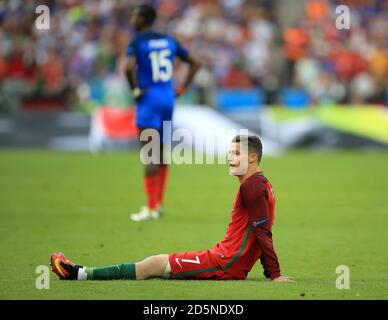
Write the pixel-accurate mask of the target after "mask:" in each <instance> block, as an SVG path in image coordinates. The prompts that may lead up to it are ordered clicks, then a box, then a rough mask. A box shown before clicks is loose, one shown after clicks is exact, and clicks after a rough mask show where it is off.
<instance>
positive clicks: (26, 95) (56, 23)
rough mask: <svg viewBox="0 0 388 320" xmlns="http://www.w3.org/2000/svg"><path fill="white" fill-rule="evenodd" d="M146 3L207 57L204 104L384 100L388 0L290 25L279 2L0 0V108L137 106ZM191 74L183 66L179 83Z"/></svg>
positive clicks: (199, 91)
mask: <svg viewBox="0 0 388 320" xmlns="http://www.w3.org/2000/svg"><path fill="white" fill-rule="evenodd" d="M144 2H148V3H151V4H153V5H154V6H155V7H156V8H157V11H158V15H159V17H158V20H157V23H156V25H155V29H157V30H158V31H162V32H168V33H170V34H172V35H174V36H175V37H177V38H178V39H179V40H180V41H181V42H182V43H183V44H184V45H185V46H186V47H188V48H189V49H190V50H191V52H192V53H193V54H194V55H195V56H197V57H198V58H199V60H200V61H202V63H203V65H204V68H202V70H201V72H200V73H199V74H198V76H197V77H196V80H195V83H194V90H193V92H195V93H196V95H195V96H196V99H197V102H199V103H208V104H212V103H214V100H211V97H212V96H213V95H214V93H215V92H217V89H219V88H225V89H233V88H238V89H240V88H241V89H256V88H257V89H258V90H262V91H263V92H264V93H265V97H267V98H266V101H265V102H266V103H270V104H276V103H279V101H280V100H279V97H280V96H281V92H283V91H284V90H287V89H289V90H299V91H301V92H303V93H305V94H306V95H307V96H308V97H309V99H311V101H312V103H313V104H328V103H329V104H333V103H378V104H384V103H386V100H387V98H386V92H387V83H388V81H387V79H388V53H387V52H388V51H387V48H388V16H387V15H388V2H387V1H384V0H373V1H372V0H362V1H361V0H341V1H334V0H333V1H326V0H308V1H307V2H306V4H305V5H304V7H302V10H300V12H299V14H298V15H297V16H296V17H295V22H294V23H293V24H292V25H291V26H288V27H286V28H283V27H282V25H281V24H280V19H279V14H278V13H279V6H280V4H279V3H280V2H279V1H271V0H218V1H217V0H150V1H144V0H117V1H113V0H101V1H97V0H86V1H80V0H58V1H54V0H52V1H50V0H46V1H39V2H38V1H22V0H9V1H2V0H0V110H15V109H19V108H20V106H21V105H23V106H24V108H28V107H29V106H32V107H33V106H34V103H35V104H36V105H39V106H42V105H44V104H45V103H47V101H48V103H49V105H50V107H51V108H52V107H53V105H54V107H56V108H58V109H66V108H68V109H69V108H71V109H77V108H78V109H83V110H85V109H87V110H88V109H93V108H94V107H96V106H98V105H106V104H110V105H112V104H114V105H123V106H126V105H128V103H131V97H130V94H129V90H128V85H127V82H126V79H125V76H124V71H123V67H124V61H125V52H126V48H127V45H128V43H129V41H130V40H131V38H132V37H133V34H134V33H133V29H132V28H131V25H130V16H131V11H132V9H133V7H134V6H136V5H137V4H140V3H144ZM276 3H277V5H276ZM287 3H288V4H287ZM40 4H44V5H47V6H48V7H49V9H50V29H49V30H39V29H37V28H36V27H35V21H36V18H37V16H38V14H37V13H36V12H35V9H36V7H37V6H38V5H40ZM340 4H345V5H347V6H348V7H349V8H350V29H349V30H339V29H337V28H336V24H335V22H336V18H337V16H338V14H336V13H335V8H336V6H338V5H340ZM292 5H294V4H293V3H291V1H288V2H286V1H283V3H282V6H292ZM283 9H284V8H283ZM184 72H185V68H184V67H182V66H180V65H179V64H178V65H177V67H176V81H178V82H179V81H180V80H181V79H182V77H183V74H184Z"/></svg>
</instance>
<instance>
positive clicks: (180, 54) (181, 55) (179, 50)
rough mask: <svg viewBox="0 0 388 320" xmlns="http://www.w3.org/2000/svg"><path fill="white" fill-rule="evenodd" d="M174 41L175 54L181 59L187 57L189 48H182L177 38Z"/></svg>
mask: <svg viewBox="0 0 388 320" xmlns="http://www.w3.org/2000/svg"><path fill="white" fill-rule="evenodd" d="M175 43H176V55H177V56H178V57H179V58H181V59H184V58H187V57H188V56H189V50H187V49H186V48H184V47H183V46H182V44H181V43H180V42H179V41H178V40H175Z"/></svg>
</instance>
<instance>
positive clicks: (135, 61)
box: [126, 5, 199, 221]
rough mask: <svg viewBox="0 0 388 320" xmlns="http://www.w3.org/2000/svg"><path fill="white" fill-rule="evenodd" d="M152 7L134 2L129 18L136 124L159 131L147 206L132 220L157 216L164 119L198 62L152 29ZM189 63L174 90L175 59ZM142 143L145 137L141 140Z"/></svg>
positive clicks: (163, 176) (163, 175) (163, 170)
mask: <svg viewBox="0 0 388 320" xmlns="http://www.w3.org/2000/svg"><path fill="white" fill-rule="evenodd" d="M155 19H156V12H155V9H154V8H152V7H151V6H149V5H140V6H137V7H136V8H135V9H134V11H133V13H132V18H131V23H132V25H133V27H134V29H135V31H136V36H135V37H134V39H133V40H132V42H131V43H130V44H129V46H128V51H127V66H126V73H127V78H128V82H129V85H130V87H131V90H132V94H133V96H134V98H135V99H136V102H137V114H136V125H137V127H138V129H139V138H140V135H141V133H142V132H143V131H144V130H147V129H155V130H158V131H159V134H160V137H161V139H160V155H159V156H158V158H160V164H157V163H151V164H146V165H145V177H144V187H145V191H146V195H147V206H144V207H142V208H141V210H140V212H138V213H134V214H132V215H131V219H132V220H133V221H143V220H149V219H158V218H160V216H161V212H162V203H163V195H164V190H165V187H166V181H167V174H168V167H167V165H166V164H165V163H164V161H163V135H162V129H163V122H164V121H170V122H171V121H172V116H173V110H174V100H175V97H177V96H180V95H182V94H183V93H184V92H185V90H186V88H187V87H188V85H189V84H190V83H191V81H192V80H193V78H194V76H195V74H196V72H197V71H198V69H199V64H198V62H197V61H195V60H194V59H193V58H192V57H191V56H190V55H189V52H188V51H187V50H186V49H185V48H183V47H182V46H181V45H180V43H179V42H177V41H176V40H175V39H174V38H172V37H170V36H168V35H165V34H161V33H157V32H155V31H153V30H152V29H151V28H152V25H153V23H154V21H155ZM176 57H178V58H180V59H181V60H182V61H183V62H185V63H187V64H188V65H189V70H188V73H187V76H186V79H185V81H184V83H183V85H182V86H181V87H179V88H178V89H177V90H175V89H174V85H173V71H174V60H175V58H176ZM140 142H141V144H142V146H144V145H145V144H147V143H148V142H149V140H148V141H140Z"/></svg>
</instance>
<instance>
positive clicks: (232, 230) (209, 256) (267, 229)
mask: <svg viewBox="0 0 388 320" xmlns="http://www.w3.org/2000/svg"><path fill="white" fill-rule="evenodd" d="M261 156H262V144H261V141H260V139H259V138H258V137H256V136H253V135H249V136H236V137H235V138H234V139H233V140H232V143H231V147H230V151H229V157H228V161H229V165H230V174H231V175H234V176H237V178H238V179H239V181H240V188H239V190H238V192H237V196H236V199H235V202H234V206H233V209H232V214H231V222H230V223H229V226H228V229H227V231H226V236H225V239H224V240H222V241H220V242H219V243H217V244H216V245H215V246H214V247H213V248H212V249H210V250H203V251H196V252H184V253H174V254H159V255H155V256H151V257H148V258H146V259H145V260H143V261H141V262H137V263H125V264H119V265H112V266H106V267H97V268H89V267H84V266H80V265H76V264H74V263H72V262H71V261H70V260H69V259H67V258H66V257H65V256H64V255H63V254H62V253H54V254H52V255H51V265H52V268H53V271H54V272H55V273H56V274H57V275H58V276H59V278H60V279H66V280H114V279H131V280H135V279H136V280H142V279H149V278H157V277H159V278H173V279H213V280H243V279H245V278H246V277H247V275H248V273H249V272H250V270H251V269H252V267H253V266H254V264H255V263H256V261H257V260H258V259H260V261H261V264H262V265H263V268H264V275H265V276H266V277H267V278H270V279H272V280H273V281H278V282H293V280H292V279H291V278H290V277H285V276H281V274H280V267H279V262H278V258H277V255H276V253H275V250H274V247H273V243H272V233H271V229H272V225H273V222H274V207H275V198H274V195H273V191H272V186H271V183H270V182H269V181H268V179H266V178H265V176H264V175H263V171H262V170H261V169H260V167H259V164H260V160H261Z"/></svg>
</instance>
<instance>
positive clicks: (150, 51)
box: [127, 31, 189, 90]
mask: <svg viewBox="0 0 388 320" xmlns="http://www.w3.org/2000/svg"><path fill="white" fill-rule="evenodd" d="M188 54H189V53H188V51H187V50H186V49H185V48H183V47H182V46H181V45H180V44H179V42H178V41H176V40H175V39H174V38H172V37H170V36H168V35H165V34H161V33H157V32H154V31H146V32H142V33H140V34H138V35H137V36H136V37H135V38H134V39H133V40H132V42H131V43H130V44H129V45H128V50H127V55H128V56H133V57H136V61H137V82H138V86H139V87H140V88H141V89H146V88H152V87H153V88H157V87H160V88H163V89H164V90H168V89H171V90H173V89H174V88H173V71H174V61H175V58H176V57H180V58H185V57H187V56H188Z"/></svg>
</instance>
